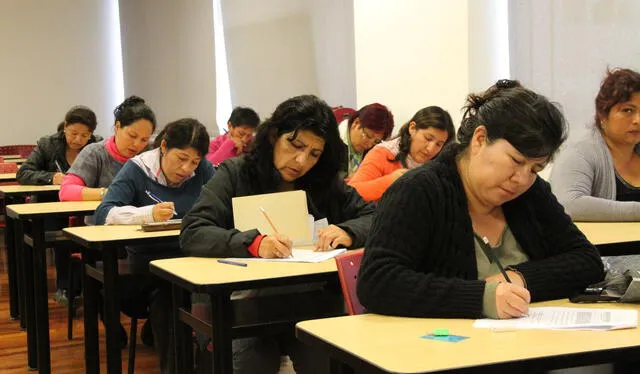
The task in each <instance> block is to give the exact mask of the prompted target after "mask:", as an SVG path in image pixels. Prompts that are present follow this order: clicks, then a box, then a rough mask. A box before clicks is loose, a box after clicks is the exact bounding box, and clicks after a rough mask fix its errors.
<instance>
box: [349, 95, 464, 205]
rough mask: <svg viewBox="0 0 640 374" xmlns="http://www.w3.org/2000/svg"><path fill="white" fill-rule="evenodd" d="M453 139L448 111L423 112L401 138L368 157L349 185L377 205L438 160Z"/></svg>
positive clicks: (417, 113) (405, 125)
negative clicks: (398, 182)
mask: <svg viewBox="0 0 640 374" xmlns="http://www.w3.org/2000/svg"><path fill="white" fill-rule="evenodd" d="M454 136H455V129H454V128H453V121H451V116H450V115H449V113H448V112H447V111H446V110H444V109H442V108H440V107H438V106H429V107H426V108H422V109H420V110H419V111H418V112H416V114H414V115H413V117H412V118H411V119H410V120H409V122H407V123H406V124H404V126H402V128H401V129H400V134H399V135H398V136H396V137H395V138H393V139H391V140H389V141H387V142H382V143H381V144H380V145H377V146H375V147H374V148H373V149H372V150H371V151H369V152H368V153H367V156H366V157H365V158H364V161H363V162H362V165H360V167H359V168H358V170H357V171H356V173H355V174H354V175H353V176H352V177H351V179H350V180H349V184H350V185H351V186H352V187H353V188H355V189H356V190H357V191H358V193H359V194H360V196H362V198H363V199H364V200H365V201H378V200H380V198H381V197H382V194H383V193H384V192H385V191H386V190H387V188H389V186H391V184H392V183H393V182H395V181H396V179H398V178H400V177H401V176H402V175H403V174H404V173H406V172H407V171H409V170H410V169H413V168H415V167H418V166H420V165H422V164H424V163H425V162H427V161H429V160H431V159H432V158H434V157H435V156H437V155H438V153H440V150H441V149H442V147H444V146H445V145H446V144H447V143H449V142H450V141H451V140H453V138H454Z"/></svg>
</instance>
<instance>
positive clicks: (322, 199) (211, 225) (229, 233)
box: [180, 95, 375, 374]
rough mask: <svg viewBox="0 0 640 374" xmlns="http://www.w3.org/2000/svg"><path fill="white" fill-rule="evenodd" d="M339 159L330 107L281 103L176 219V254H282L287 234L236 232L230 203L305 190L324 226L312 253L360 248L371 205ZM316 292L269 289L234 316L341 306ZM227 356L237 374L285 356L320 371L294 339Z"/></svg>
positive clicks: (241, 345) (256, 343) (271, 366)
mask: <svg viewBox="0 0 640 374" xmlns="http://www.w3.org/2000/svg"><path fill="white" fill-rule="evenodd" d="M343 158H344V149H343V145H342V142H341V140H340V138H339V135H338V125H337V123H336V119H335V117H334V116H333V113H332V111H331V108H330V107H329V106H328V105H327V104H326V103H325V102H324V101H322V100H320V99H318V98H317V97H315V96H311V95H304V96H297V97H293V98H291V99H288V100H286V101H285V102H283V103H282V104H280V105H278V107H277V108H276V110H275V111H274V113H273V115H272V116H271V118H269V119H267V120H266V121H265V122H264V123H262V124H261V125H260V126H259V127H258V130H257V133H256V137H255V141H254V142H253V144H252V149H250V150H249V152H248V153H247V154H246V155H245V156H242V157H238V158H232V159H229V160H226V161H225V162H223V163H222V164H220V166H219V167H218V169H217V170H216V173H215V175H214V176H213V178H211V180H210V181H209V182H208V183H207V184H206V185H205V186H204V187H203V188H202V192H201V194H200V198H199V199H198V201H197V202H196V203H195V205H194V207H193V209H192V210H191V211H190V212H189V213H187V215H186V216H185V217H184V219H183V220H182V232H181V234H180V246H181V248H182V250H183V251H184V252H186V253H187V254H188V255H190V256H200V257H251V256H254V257H286V256H288V255H289V253H290V251H291V241H290V240H289V239H287V238H286V237H281V236H265V235H261V234H260V232H258V230H255V229H254V230H248V231H239V230H237V229H235V228H234V223H233V210H232V204H231V199H232V198H234V197H239V196H248V195H256V194H264V193H272V192H281V191H291V190H303V191H305V192H306V194H307V204H308V208H309V213H310V214H312V215H313V216H314V219H316V220H318V219H321V218H327V220H328V222H329V224H330V225H329V227H328V228H327V229H325V230H323V231H322V232H320V233H319V235H318V237H319V241H318V243H317V244H316V248H317V249H318V250H328V249H332V248H336V247H347V248H358V247H362V246H363V245H364V241H365V239H366V238H367V236H368V235H369V228H370V226H371V221H372V216H373V212H374V209H375V206H374V205H372V204H370V203H366V202H364V201H363V200H362V198H361V197H360V195H358V193H357V192H356V191H355V190H354V189H353V188H351V187H349V186H347V185H346V184H345V182H344V180H342V179H341V178H340V177H339V176H338V173H339V170H340V165H341V161H342V160H343ZM314 291H319V292H307V290H305V292H297V291H295V290H291V289H290V288H282V289H278V290H269V292H270V293H272V294H277V295H278V298H277V301H275V300H276V298H274V299H273V300H274V301H273V302H272V303H271V304H269V305H267V306H266V308H265V305H264V303H262V304H260V303H259V300H258V299H260V297H256V298H255V304H251V303H243V304H244V305H255V307H254V309H255V310H247V311H245V312H242V311H239V310H236V315H237V316H238V317H239V318H242V317H243V316H244V317H246V316H247V315H248V314H252V313H255V312H256V311H257V308H258V306H259V307H260V313H268V312H267V310H271V309H272V308H271V307H272V306H273V309H274V310H277V309H282V308H283V307H284V309H286V310H288V311H289V312H291V313H292V314H297V311H298V310H302V309H307V310H314V312H315V313H316V315H317V316H318V317H320V316H321V314H323V313H335V312H336V311H341V310H342V309H343V307H344V306H343V302H342V298H341V296H340V294H339V292H334V291H337V290H327V289H323V288H322V287H320V289H315V290H314ZM310 295H317V296H319V297H317V298H315V297H308V296H310ZM332 296H334V297H332ZM272 297H273V296H272ZM327 300H330V301H336V302H330V303H327V302H326V301H327ZM336 307H338V308H336ZM263 308H264V309H263ZM214 349H215V348H214ZM233 351H234V356H233V357H234V372H235V373H274V374H275V373H276V372H277V371H278V368H279V366H280V356H281V355H284V354H289V356H290V357H291V358H292V360H293V362H294V367H295V370H296V372H297V373H311V372H314V373H315V372H318V373H321V372H323V368H322V367H321V365H318V364H317V363H318V361H321V360H322V358H312V357H311V356H310V354H311V352H310V351H308V350H306V349H305V348H304V346H303V345H302V344H300V343H299V342H297V341H296V339H295V337H294V336H293V334H284V336H280V337H273V338H268V337H262V338H245V339H235V340H234V341H233ZM322 361H323V360H322Z"/></svg>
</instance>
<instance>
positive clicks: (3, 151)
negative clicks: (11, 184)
mask: <svg viewBox="0 0 640 374" xmlns="http://www.w3.org/2000/svg"><path fill="white" fill-rule="evenodd" d="M35 148H36V146H35V144H19V145H4V146H0V155H20V157H24V158H27V157H29V155H30V154H31V152H33V150H34V149H35ZM9 173H10V172H9Z"/></svg>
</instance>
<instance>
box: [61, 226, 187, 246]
mask: <svg viewBox="0 0 640 374" xmlns="http://www.w3.org/2000/svg"><path fill="white" fill-rule="evenodd" d="M62 231H64V232H65V233H67V234H68V235H69V236H71V237H75V238H78V239H80V240H82V241H86V242H90V243H100V242H103V243H104V242H113V241H126V240H131V241H134V240H144V239H154V238H161V237H177V236H178V235H180V230H166V231H142V229H141V228H140V225H97V226H80V227H67V228H65V229H63V230H62Z"/></svg>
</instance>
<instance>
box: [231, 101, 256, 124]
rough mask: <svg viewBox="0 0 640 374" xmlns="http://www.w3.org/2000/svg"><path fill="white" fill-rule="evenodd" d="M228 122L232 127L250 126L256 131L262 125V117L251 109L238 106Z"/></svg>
mask: <svg viewBox="0 0 640 374" xmlns="http://www.w3.org/2000/svg"><path fill="white" fill-rule="evenodd" d="M228 122H229V123H230V124H231V126H232V127H235V126H248V127H251V128H253V129H255V128H256V127H258V125H259V124H260V116H258V113H256V111H255V110H253V109H251V108H247V107H241V106H237V107H235V108H233V111H232V112H231V115H230V116H229V121H228Z"/></svg>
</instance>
